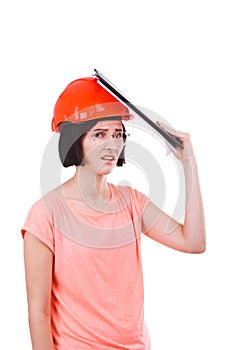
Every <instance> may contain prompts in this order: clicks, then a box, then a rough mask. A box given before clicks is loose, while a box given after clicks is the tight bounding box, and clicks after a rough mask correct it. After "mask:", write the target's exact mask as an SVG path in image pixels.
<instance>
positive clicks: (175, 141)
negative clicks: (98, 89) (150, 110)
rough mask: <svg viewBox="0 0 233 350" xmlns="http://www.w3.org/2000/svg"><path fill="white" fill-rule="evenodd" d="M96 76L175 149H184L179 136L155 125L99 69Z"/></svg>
mask: <svg viewBox="0 0 233 350" xmlns="http://www.w3.org/2000/svg"><path fill="white" fill-rule="evenodd" d="M94 72H95V73H94V75H95V76H96V77H97V78H98V81H99V83H100V84H101V85H102V86H103V87H104V88H106V90H108V91H109V92H110V93H111V94H112V95H113V96H115V97H116V98H117V99H118V100H120V102H122V103H123V104H125V105H126V106H127V107H128V108H130V109H131V110H133V111H134V112H135V113H136V114H137V115H138V116H140V117H141V118H142V119H144V120H145V121H146V122H147V123H148V124H149V125H150V126H151V127H152V128H153V129H154V130H156V131H157V132H158V133H159V134H160V135H161V136H162V137H163V138H164V139H165V140H166V141H167V142H168V143H169V144H170V145H171V146H172V147H173V148H175V149H176V148H177V147H180V148H184V146H183V142H182V141H181V139H180V138H179V137H178V136H175V135H172V134H170V133H169V132H168V131H166V130H164V129H163V128H162V127H160V126H159V125H158V124H156V123H154V122H153V121H152V120H151V119H150V118H148V117H147V116H146V115H145V114H144V113H143V112H142V111H141V110H140V109H139V108H137V107H136V106H135V105H133V104H132V103H131V102H130V101H129V100H128V99H127V98H126V97H125V96H123V95H122V93H121V92H120V91H119V90H118V89H117V88H116V87H115V86H114V85H113V84H112V83H111V82H110V81H109V80H108V79H107V78H106V77H105V76H104V75H103V74H101V73H100V72H99V71H98V70H97V69H94Z"/></svg>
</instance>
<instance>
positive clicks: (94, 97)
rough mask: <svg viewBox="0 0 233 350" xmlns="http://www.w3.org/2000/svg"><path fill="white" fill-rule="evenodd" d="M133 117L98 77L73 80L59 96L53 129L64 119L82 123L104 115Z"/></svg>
mask: <svg viewBox="0 0 233 350" xmlns="http://www.w3.org/2000/svg"><path fill="white" fill-rule="evenodd" d="M114 116H121V118H122V120H129V119H132V115H131V114H130V113H129V110H128V108H127V107H126V106H125V105H123V104H122V103H121V102H119V101H118V100H117V99H116V98H115V97H114V96H113V95H112V94H110V92H108V91H107V90H106V89H105V88H103V87H102V86H101V85H100V84H99V83H98V79H97V78H96V77H88V78H81V79H77V80H74V81H72V82H71V83H70V84H69V85H67V87H66V88H65V90H64V91H63V92H62V93H61V95H60V96H59V97H58V99H57V102H56V104H55V107H54V114H53V119H52V130H53V131H58V125H59V124H60V123H62V122H64V121H70V122H73V123H80V122H84V121H87V120H93V119H100V118H104V117H114Z"/></svg>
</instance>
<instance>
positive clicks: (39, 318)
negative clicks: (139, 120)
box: [22, 78, 205, 350]
mask: <svg viewBox="0 0 233 350" xmlns="http://www.w3.org/2000/svg"><path fill="white" fill-rule="evenodd" d="M129 118H130V115H129V111H128V109H127V108H126V107H125V106H123V105H122V104H121V103H120V102H118V101H117V100H116V99H115V98H114V97H113V96H112V95H111V94H110V93H108V92H107V91H106V90H105V89H104V88H103V87H101V86H100V85H99V84H98V83H97V79H96V78H83V79H78V80H75V81H73V82H72V83H70V84H69V85H68V86H67V87H66V89H65V90H64V91H63V93H62V94H61V95H60V97H59V98H58V100H57V102H56V105H55V109H54V117H53V120H52V129H53V130H54V131H57V132H60V139H59V154H60V159H61V162H62V164H63V165H64V166H65V167H68V166H75V167H76V172H75V175H74V176H73V177H72V178H71V179H70V180H68V181H67V182H65V183H63V184H62V185H61V186H59V187H58V188H56V189H54V190H52V191H50V192H48V193H47V194H46V195H44V196H43V197H42V198H41V199H40V200H39V201H37V202H36V203H35V204H34V205H33V206H32V207H31V209H30V211H29V214H28V217H27V219H26V222H25V224H24V226H23V228H22V234H23V237H24V256H25V271H26V287H27V295H28V308H29V325H30V332H31V340H32V347H33V350H78V349H80V350H81V349H92V350H95V349H96V350H97V349H98V350H100V349H101V350H108V349H109V350H110V349H128V350H150V338H149V334H148V331H147V328H146V326H145V323H144V309H143V307H144V306H143V305H144V304H143V278H142V266H141V254H140V236H141V233H144V234H146V235H148V236H149V237H150V238H152V239H153V240H156V241H158V242H160V243H162V244H165V245H166V246H168V247H171V248H173V249H176V250H180V251H182V252H187V253H202V252H204V250H205V224H204V214H203V207H202V199H201V192H200V187H199V181H198V172H197V166H196V161H195V157H194V154H193V150H192V145H191V141H190V137H189V135H188V134H186V133H181V132H178V136H179V137H180V138H181V139H182V141H183V144H184V149H180V150H178V152H176V153H175V155H176V157H178V159H179V160H180V161H181V162H182V164H183V168H184V173H185V179H186V203H187V205H186V213H185V220H184V223H183V224H181V223H178V222H176V221H175V220H173V218H171V217H169V216H168V215H166V214H165V213H164V212H162V211H161V210H160V209H159V208H158V207H156V206H155V205H154V204H153V203H152V202H151V201H150V199H149V198H148V197H147V196H146V195H144V194H142V193H141V192H139V191H137V190H136V189H132V188H130V187H129V186H114V185H113V184H111V183H108V182H107V175H108V174H109V173H111V171H112V170H113V168H114V167H115V166H122V165H123V164H124V163H125V158H124V148H125V144H126V139H127V134H126V130H125V126H124V124H123V121H124V120H127V119H129ZM163 127H164V128H166V127H165V126H163ZM169 131H170V132H171V130H170V129H169ZM176 135H177V133H176ZM171 227H172V232H170V231H171ZM168 233H169V234H168Z"/></svg>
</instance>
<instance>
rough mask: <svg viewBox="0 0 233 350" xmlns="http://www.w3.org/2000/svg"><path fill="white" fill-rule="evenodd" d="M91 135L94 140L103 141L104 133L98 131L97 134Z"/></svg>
mask: <svg viewBox="0 0 233 350" xmlns="http://www.w3.org/2000/svg"><path fill="white" fill-rule="evenodd" d="M93 135H94V138H96V139H103V138H104V137H105V136H106V132H105V131H98V132H95V133H94V134H93Z"/></svg>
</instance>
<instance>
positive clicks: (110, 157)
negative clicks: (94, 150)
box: [101, 154, 115, 161]
mask: <svg viewBox="0 0 233 350" xmlns="http://www.w3.org/2000/svg"><path fill="white" fill-rule="evenodd" d="M101 159H102V160H108V161H114V160H115V157H114V156H113V155H110V154H106V155H104V156H103V157H101Z"/></svg>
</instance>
